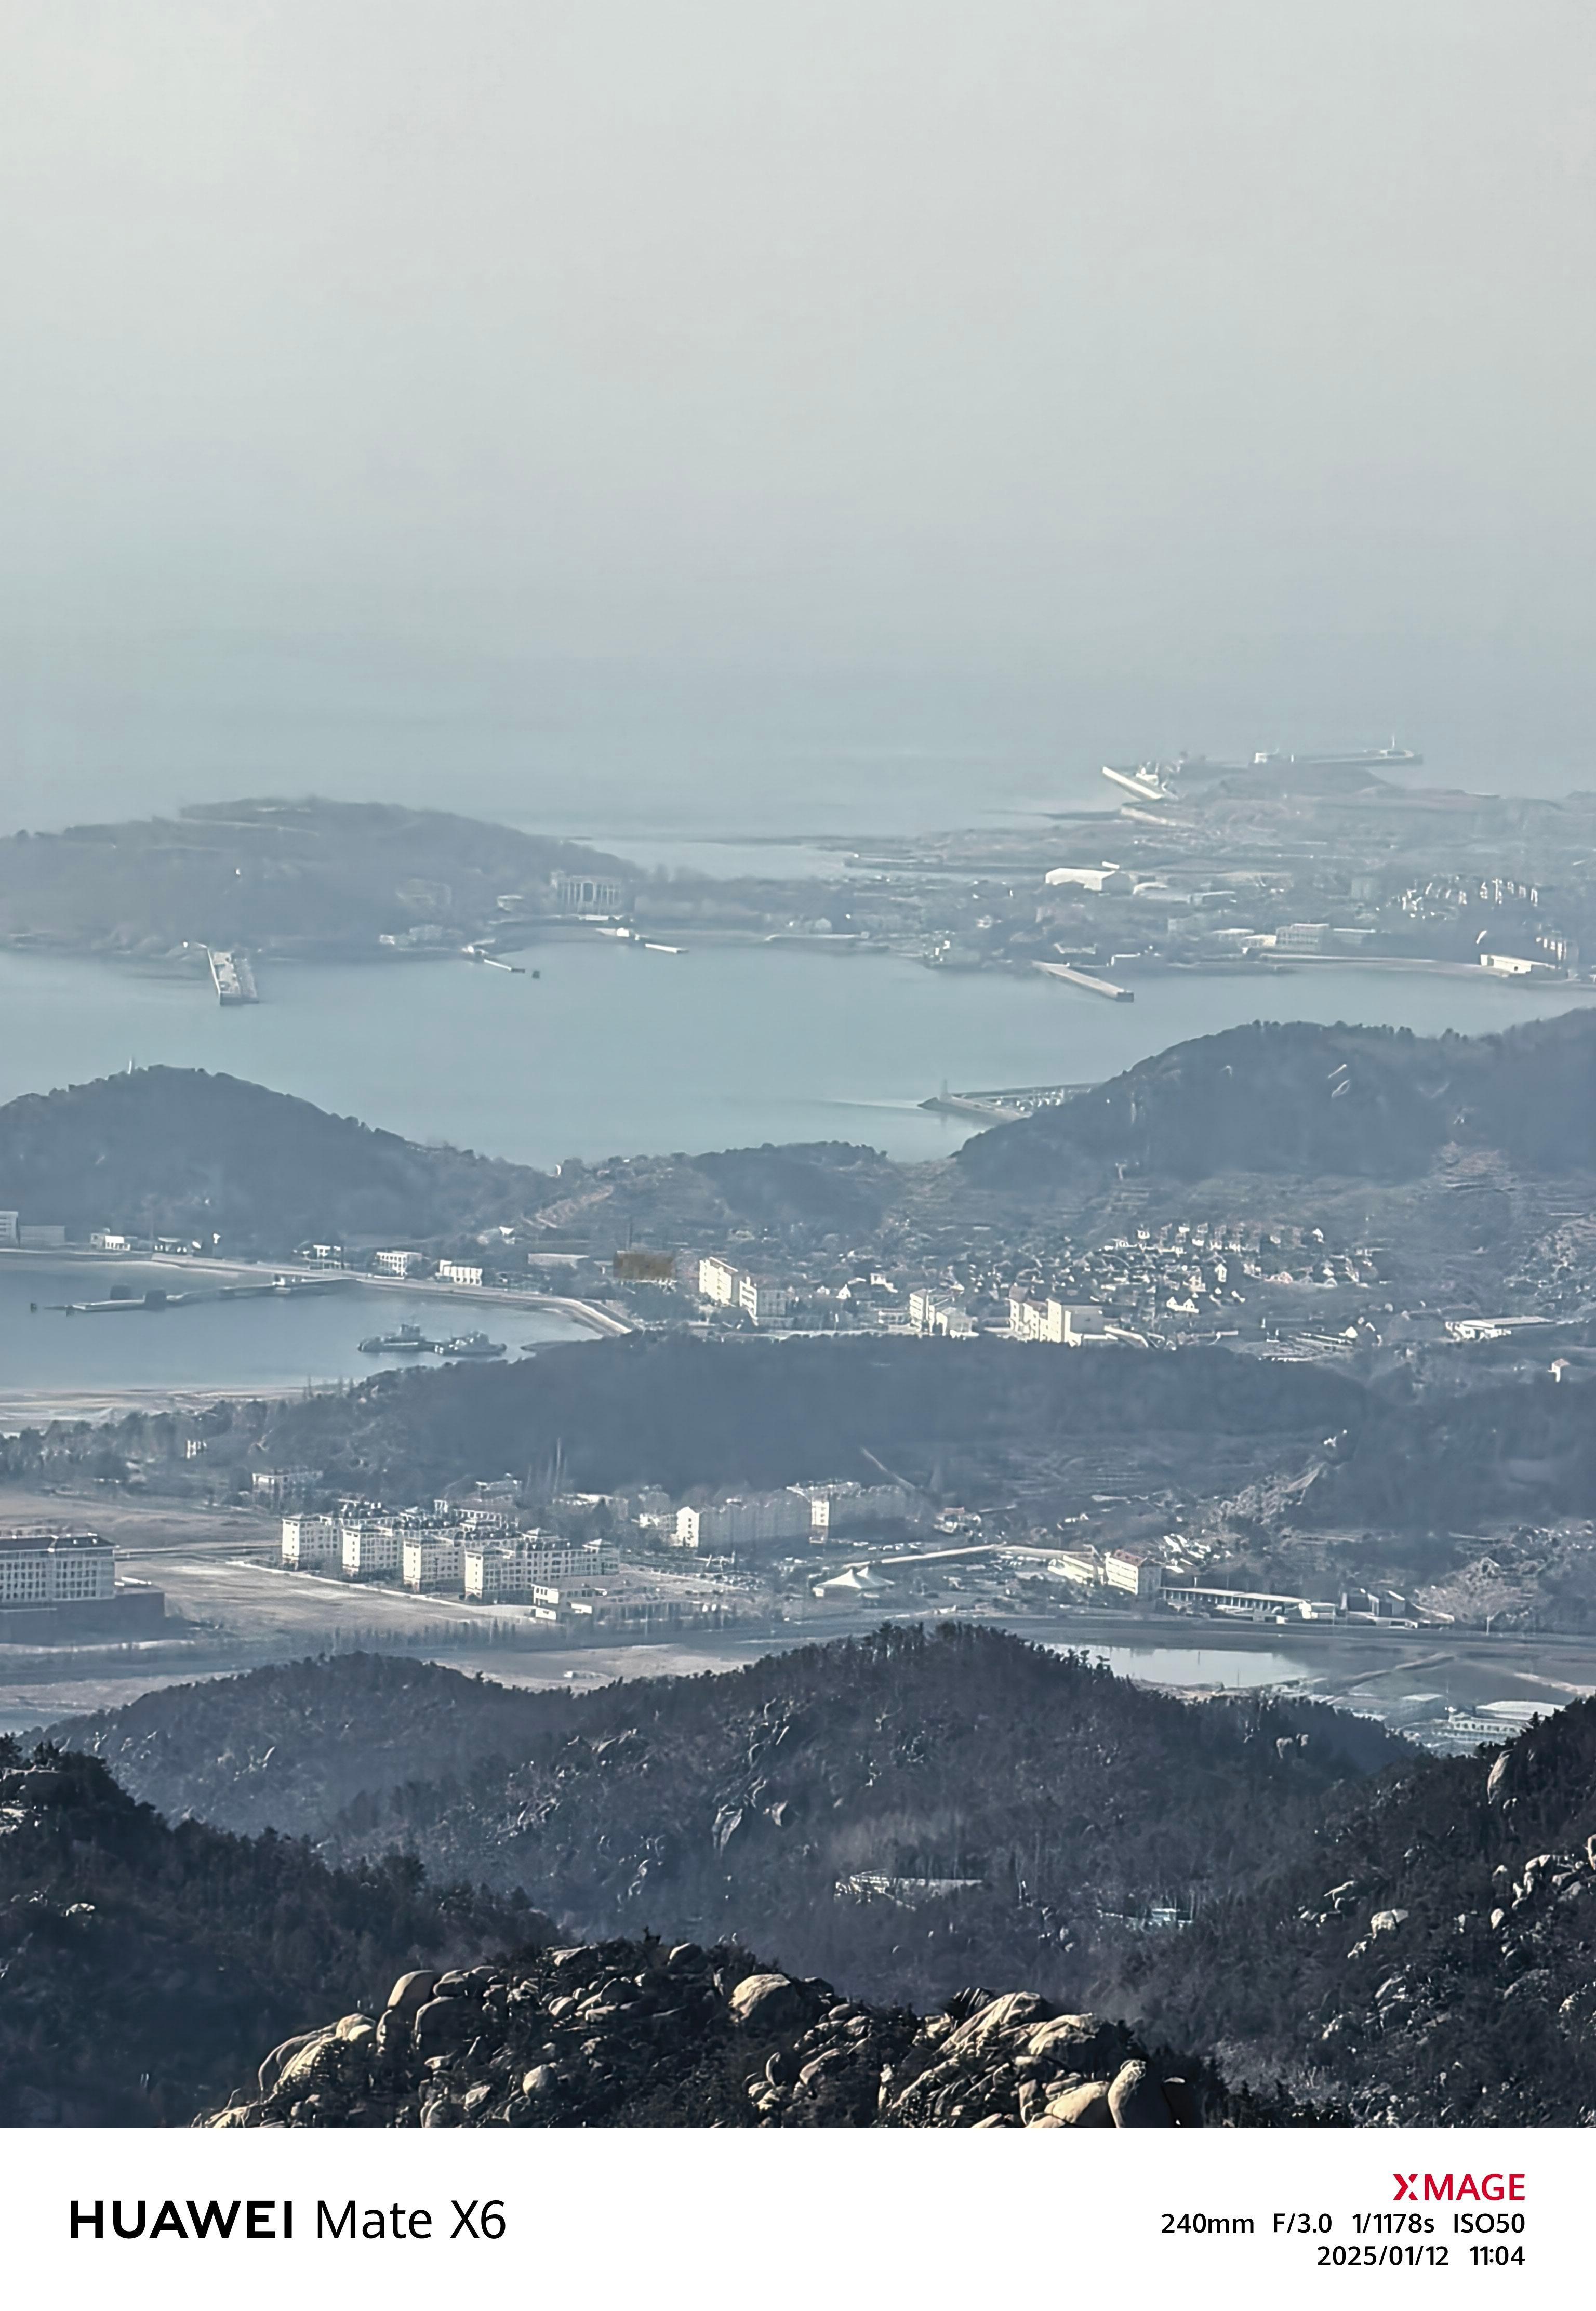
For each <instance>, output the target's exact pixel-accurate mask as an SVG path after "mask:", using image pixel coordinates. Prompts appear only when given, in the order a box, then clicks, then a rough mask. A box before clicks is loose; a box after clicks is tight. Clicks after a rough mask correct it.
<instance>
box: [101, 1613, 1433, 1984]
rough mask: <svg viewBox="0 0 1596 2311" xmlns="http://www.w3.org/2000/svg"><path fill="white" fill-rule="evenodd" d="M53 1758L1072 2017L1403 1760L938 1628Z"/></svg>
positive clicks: (258, 1698) (601, 1901)
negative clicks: (1329, 1803) (631, 1677)
mask: <svg viewBox="0 0 1596 2311" xmlns="http://www.w3.org/2000/svg"><path fill="white" fill-rule="evenodd" d="M57 1731H58V1733H59V1736H60V1738H62V1739H64V1740H70V1741H71V1742H72V1743H73V1744H74V1746H89V1747H92V1749H93V1750H94V1751H95V1753H96V1754H97V1755H99V1756H100V1757H103V1758H104V1759H105V1760H106V1761H107V1762H108V1764H109V1765H110V1766H112V1768H113V1769H114V1770H115V1772H116V1773H117V1775H118V1777H119V1778H120V1779H123V1780H124V1781H126V1783H127V1784H128V1785H129V1786H130V1787H131V1788H133V1789H134V1790H135V1791H137V1792H138V1793H139V1794H140V1795H141V1796H144V1797H148V1798H150V1799H153V1801H155V1802H156V1803H157V1804H159V1805H161V1807H162V1808H163V1809H164V1810H169V1811H173V1812H175V1811H178V1810H190V1809H191V1810H195V1811H203V1812H204V1814H205V1817H206V1818H208V1819H210V1820H213V1821H216V1822H220V1823H224V1824H228V1825H230V1826H237V1827H250V1828H253V1827H259V1826H263V1825H265V1824H266V1823H271V1824H273V1825H274V1826H275V1827H277V1828H279V1829H283V1830H294V1831H307V1832H310V1833H311V1834H313V1835H314V1836H316V1837H317V1839H318V1845H319V1848H320V1850H321V1851H322V1852H323V1853H325V1854H327V1856H329V1857H330V1858H334V1859H340V1860H345V1861H349V1860H353V1858H355V1857H357V1856H359V1857H369V1856H375V1855H379V1854H383V1853H390V1852H393V1851H402V1852H405V1853H413V1854H414V1855H416V1856H417V1857H418V1858H419V1859H420V1860H421V1861H423V1862H424V1863H425V1865H426V1867H427V1869H428V1870H429V1871H430V1872H432V1873H433V1874H434V1875H441V1876H442V1877H443V1878H445V1879H455V1878H457V1877H462V1878H467V1879H470V1880H472V1881H473V1882H478V1881H480V1882H482V1883H484V1884H486V1885H488V1886H491V1887H494V1888H500V1889H501V1890H502V1891H505V1892H510V1891H511V1890H513V1889H517V1888H519V1889H521V1890H522V1891H524V1892H525V1893H526V1895H527V1896H528V1898H530V1899H531V1900H533V1901H535V1902H536V1904H537V1905H538V1906H539V1907H540V1908H543V1909H546V1910H548V1911H550V1912H551V1913H553V1914H557V1915H559V1916H560V1917H562V1918H563V1919H565V1920H568V1921H569V1922H571V1923H572V1924H573V1925H574V1926H576V1927H577V1928H579V1929H580V1931H582V1932H588V1933H592V1934H606V1933H616V1932H632V1933H636V1932H641V1930H642V1929H643V1928H644V1927H647V1928H650V1929H651V1930H653V1931H655V1932H660V1933H663V1934H666V1935H667V1937H670V1938H674V1939H681V1938H684V1937H688V1936H691V1937H692V1938H693V1939H697V1940H728V1939H737V1940H743V1941H745V1942H746V1943H748V1944H749V1945H750V1946H754V1947H758V1948H761V1949H774V1950H777V1951H779V1953H780V1954H781V1957H782V1958H783V1961H784V1962H785V1963H789V1964H797V1965H798V1967H800V1969H802V1970H812V1971H817V1972H824V1973H826V1974H828V1975H831V1976H832V1977H833V1979H835V1980H837V1981H839V1982H842V1983H843V1984H845V1985H846V1986H847V1988H848V1990H849V1991H850V1993H855V1994H859V1995H869V1996H874V1997H878V1998H884V1999H889V2000H906V2001H923V2000H924V1999H926V1998H929V1997H936V1996H941V1995H945V1994H946V1993H947V1992H948V1991H950V1990H951V1989H954V1988H956V1987H957V1985H958V1984H959V1983H960V1982H961V1981H964V1980H965V1979H967V1978H968V1977H969V1975H971V1974H972V1973H979V1974H982V1975H985V1976H986V1977H987V1978H992V1977H994V1976H998V1977H1001V1978H1004V1979H1024V1980H1026V1981H1029V1982H1033V1983H1034V1984H1035V1985H1036V1986H1037V1987H1038V1988H1039V1989H1042V1990H1045V1991H1048V1992H1049V1993H1051V1994H1057V1995H1059V1996H1061V1997H1067V1998H1069V1999H1072V2000H1074V2001H1077V2002H1082V2001H1085V2000H1086V1999H1087V1998H1089V1997H1091V1996H1094V1995H1095V1994H1096V1993H1098V1992H1099V1991H1100V1990H1101V1989H1103V1987H1104V1986H1107V1985H1110V1984H1112V1980H1113V1976H1114V1969H1115V1967H1116V1965H1117V1963H1118V1957H1117V1954H1118V1953H1119V1952H1120V1951H1121V1949H1122V1948H1123V1947H1124V1945H1125V1941H1126V1928H1125V1921H1127V1920H1129V1921H1130V1922H1131V1927H1130V1931H1131V1935H1132V1939H1133V1938H1134V1928H1135V1924H1136V1922H1138V1921H1139V1920H1140V1919H1142V1918H1143V1917H1145V1915H1146V1914H1147V1912H1148V1910H1149V1909H1150V1907H1151V1906H1152V1905H1156V1904H1162V1903H1173V1904H1177V1905H1190V1903H1191V1902H1192V1901H1194V1900H1196V1901H1200V1900H1202V1899H1205V1898H1207V1897H1208V1896H1209V1895H1210V1894H1217V1893H1218V1892H1220V1891H1222V1890H1223V1891H1226V1892H1228V1891H1234V1889H1236V1888H1240V1887H1242V1886H1243V1885H1246V1884H1249V1883H1251V1882H1252V1881H1253V1880H1254V1879H1256V1878H1257V1877H1258V1876H1259V1875H1260V1873H1261V1872H1262V1871H1264V1869H1265V1868H1266V1867H1267V1866H1268V1865H1269V1862H1270V1861H1271V1859H1278V1856H1279V1854H1280V1853H1281V1851H1282V1841H1283V1840H1286V1839H1288V1838H1289V1836H1291V1835H1292V1834H1293V1832H1294V1831H1300V1830H1301V1829H1302V1828H1303V1827H1304V1826H1305V1824H1306V1822H1307V1821H1308V1820H1309V1819H1310V1818H1312V1817H1313V1811H1314V1809H1315V1807H1316V1805H1317V1803H1318V1801H1319V1800H1320V1799H1321V1796H1322V1794H1323V1793H1324V1792H1325V1791H1327V1790H1328V1789H1330V1787H1331V1786H1333V1785H1334V1784H1335V1783H1337V1782H1338V1781H1339V1780H1340V1779H1342V1778H1343V1777H1344V1776H1346V1775H1348V1774H1352V1775H1356V1774H1358V1773H1361V1772H1365V1771H1368V1770H1372V1769H1374V1767H1376V1766H1382V1765H1383V1764H1385V1763H1386V1762H1387V1761H1388V1760H1390V1759H1391V1757H1398V1756H1403V1755H1406V1754H1407V1751H1406V1749H1405V1746H1404V1745H1403V1744H1401V1743H1400V1742H1399V1741H1396V1740H1393V1739H1392V1738H1391V1736H1389V1735H1387V1734H1386V1733H1385V1732H1384V1731H1382V1729H1381V1728H1379V1727H1376V1726H1373V1725H1369V1724H1365V1723H1364V1722H1361V1721H1358V1720H1356V1719H1350V1718H1345V1717H1339V1716H1338V1715H1337V1714H1335V1713H1334V1712H1332V1711H1330V1710H1327V1709H1323V1708H1319V1707H1314V1706H1313V1705H1292V1706H1290V1707H1280V1706H1278V1705H1269V1704H1261V1703H1258V1702H1256V1701H1248V1700H1235V1701H1230V1700H1224V1701H1212V1702H1206V1703H1197V1704H1191V1703H1186V1702H1182V1701H1178V1700H1175V1699H1173V1698H1172V1697H1170V1696H1165V1695H1161V1694H1156V1693H1150V1692H1147V1691H1145V1690H1143V1689H1142V1688H1140V1687H1136V1686H1132V1685H1129V1684H1127V1683H1125V1682H1124V1681H1122V1680H1121V1679H1117V1678H1114V1677H1112V1676H1111V1675H1110V1674H1109V1673H1108V1672H1107V1671H1106V1670H1102V1669H1099V1668H1095V1667H1092V1666H1090V1665H1088V1664H1086V1662H1084V1661H1077V1660H1075V1659H1071V1658H1062V1657H1060V1656H1059V1655H1057V1654H1055V1653H1050V1652H1047V1651H1045V1650H1043V1649H1042V1648H1039V1647H1035V1646H1032V1645H1028V1644H1024V1643H1022V1642H1021V1641H1020V1640H1018V1639H1016V1638H1014V1637H1009V1636H1006V1635H999V1634H997V1633H995V1632H991V1631H986V1630H981V1629H978V1628H957V1627H955V1626H951V1625H947V1624H944V1625H942V1626H940V1627H938V1629H937V1630H936V1632H935V1633H934V1634H928V1633H927V1632H926V1631H925V1630H923V1629H921V1628H920V1627H918V1626H911V1627H906V1628H905V1627H888V1628H884V1629H882V1630H881V1631H880V1632H879V1634H878V1635H876V1636H874V1637H871V1638H868V1639H865V1640H858V1641H854V1640H844V1641H840V1642H836V1643H833V1644H828V1645H824V1646H809V1647H805V1648H802V1649H799V1650H798V1651H796V1652H793V1653H785V1654H781V1655H778V1656H776V1657H774V1658H772V1659H770V1660H767V1661H760V1662H758V1663H756V1664H755V1665H754V1666H753V1667H752V1668H749V1669H746V1670H738V1671H737V1672H735V1673H733V1674H730V1675H720V1676H708V1677H697V1678H690V1679H647V1680H643V1681H641V1682H638V1683H628V1684H623V1685H617V1686H612V1687H606V1688H604V1689H603V1690H602V1691H599V1692H597V1693H595V1694H592V1695H589V1696H583V1697H581V1698H580V1699H578V1698H568V1697H567V1696H564V1695H561V1694H553V1695H528V1696H505V1695H503V1694H502V1693H501V1692H498V1691H496V1689H495V1688H494V1687H492V1686H491V1685H476V1684H475V1683H473V1682H472V1681H470V1680H467V1679H462V1678H460V1677H458V1676H457V1675H454V1674H452V1673H450V1672H449V1671H446V1670H437V1669H423V1668H421V1667H419V1666H417V1665H415V1664H409V1663H406V1664H400V1663H393V1662H385V1661H369V1660H360V1659H358V1658H357V1659H353V1660H350V1659H342V1660H333V1661H323V1662H317V1663H304V1664H301V1665H300V1666H299V1667H298V1668H295V1669H286V1670H263V1671H259V1672H257V1673H256V1674H255V1675H253V1676H250V1677H246V1678H241V1679H230V1680H227V1681H224V1682H219V1683H215V1684H210V1685H206V1686H203V1687H192V1688H189V1689H188V1691H187V1692H186V1693H184V1694H180V1695H152V1696H148V1697H147V1698H146V1699H144V1701H141V1702H138V1703H135V1704H134V1705H132V1706H131V1707H130V1708H129V1709H127V1710H125V1711H118V1712H113V1713H110V1714H107V1715H105V1716H102V1717H100V1718H97V1719H93V1720H90V1721H83V1722H78V1723H75V1724H68V1725H66V1726H64V1727H62V1728H59V1729H57ZM428 1749H431V1750H432V1758H431V1761H430V1763H428V1762H424V1759H425V1753H426V1751H427V1750H428ZM418 1760H423V1762H420V1763H418V1762H417V1761H418ZM875 1879H879V1880H881V1881H883V1884H882V1886H881V1887H877V1886H876V1885H874V1884H873V1883H871V1882H869V1881H871V1880H875ZM888 1881H891V1882H890V1883H889V1882H888ZM900 1881H901V1882H900ZM940 1881H946V1882H940Z"/></svg>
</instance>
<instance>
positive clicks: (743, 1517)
mask: <svg viewBox="0 0 1596 2311" xmlns="http://www.w3.org/2000/svg"><path fill="white" fill-rule="evenodd" d="M814 1523H815V1504H814V1502H813V1501H812V1500H811V1499H810V1497H809V1496H808V1494H807V1493H806V1492H804V1491H801V1490H800V1489H799V1487H798V1486H796V1485H793V1486H789V1487H788V1488H787V1490H786V1491H784V1492H779V1493H748V1494H746V1495H741V1496H737V1497H736V1498H734V1499H731V1500H728V1501H716V1502H714V1503H713V1504H711V1506H709V1507H707V1508H701V1509H694V1508H684V1509H678V1510H677V1511H676V1535H675V1544H676V1548H693V1549H725V1548H759V1547H760V1546H761V1545H762V1544H763V1543H765V1542H767V1541H772V1540H807V1539H808V1538H809V1534H810V1532H811V1530H813V1527H814Z"/></svg>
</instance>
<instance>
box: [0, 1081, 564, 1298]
mask: <svg viewBox="0 0 1596 2311" xmlns="http://www.w3.org/2000/svg"><path fill="white" fill-rule="evenodd" d="M553 1187H554V1183H553V1182H551V1181H550V1180H549V1179H548V1178H547V1177H546V1176H545V1174H543V1173H537V1172H534V1171H531V1170H528V1168H527V1167H526V1166H524V1165H520V1164H500V1163H494V1162H492V1161H490V1160H489V1159H488V1158H486V1157H485V1156H471V1155H465V1154H462V1153H460V1152H459V1151H458V1149H455V1148H452V1147H417V1146H416V1145H415V1144H414V1142H413V1141H411V1140H407V1139H402V1138H399V1136H398V1134H397V1132H392V1131H376V1130H373V1129H371V1126H370V1125H368V1124H364V1123H357V1122H355V1121H353V1119H352V1118H350V1117H346V1116H337V1115H327V1114H326V1113H324V1112H323V1111H322V1110H321V1109H320V1108H318V1107H314V1106H312V1105H311V1103H310V1101H309V1100H303V1099H293V1098H291V1097H290V1096H289V1095H288V1094H286V1093H283V1092H275V1091H267V1090H265V1089H264V1088H263V1087H262V1086H260V1085H258V1084H250V1083H243V1082H240V1080H239V1078H238V1077H235V1076H221V1075H208V1074H206V1073H205V1071H204V1070H203V1069H200V1068H161V1067H158V1068H139V1069H137V1070H136V1071H135V1072H134V1073H131V1074H128V1075H118V1076H105V1077H101V1078H100V1080H99V1081H97V1082H94V1083H88V1084H79V1085H76V1086H73V1087H72V1088H71V1089H70V1090H65V1091H53V1092H45V1093H29V1094H26V1095H25V1096H23V1097H22V1098H21V1099H13V1100H11V1101H9V1102H8V1103H6V1104H5V1105H4V1107H0V1190H3V1191H4V1200H5V1202H6V1203H7V1204H9V1205H11V1206H12V1207H13V1208H16V1209H17V1210H19V1211H20V1212H21V1213H22V1217H23V1218H24V1219H26V1220H44V1221H50V1222H54V1223H56V1224H57V1225H62V1226H65V1228H66V1229H67V1230H68V1232H69V1233H70V1234H76V1235H86V1234H88V1232H89V1231H90V1230H91V1229H93V1228H100V1227H109V1228H118V1229H121V1230H123V1231H125V1232H126V1233H129V1234H142V1235H153V1234H177V1235H185V1236H191V1237H199V1238H201V1239H203V1240H204V1241H205V1242H206V1243H208V1242H209V1241H210V1239H211V1237H212V1236H213V1235H219V1236H220V1238H221V1240H222V1241H221V1249H222V1251H224V1252H231V1253H237V1254H240V1255H243V1254H246V1253H249V1252H254V1251H265V1252H268V1253H279V1254H281V1253H283V1252H287V1251H292V1248H293V1246H294V1245H295V1244H296V1243H301V1242H302V1241H305V1240H306V1239H308V1238H313V1237H317V1236H320V1237H322V1238H324V1239H330V1240H332V1241H336V1242H343V1241H344V1240H345V1239H350V1238H356V1237H360V1236H367V1237H371V1236H383V1235H397V1236H399V1237H400V1238H406V1237H411V1236H423V1237H424V1236H434V1235H441V1234H452V1233H458V1232H459V1231H460V1230H462V1229H467V1228H471V1227H479V1226H483V1225H487V1224H488V1223H489V1222H490V1221H499V1220H504V1219H511V1220H513V1219H514V1218H515V1217H517V1216H518V1215H519V1213H520V1212H522V1211H524V1210H526V1209H528V1208H531V1207H535V1206H536V1204H538V1203H539V1202H541V1201H542V1200H544V1199H545V1198H546V1197H547V1196H548V1195H549V1194H550V1193H551V1192H552V1191H553Z"/></svg>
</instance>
